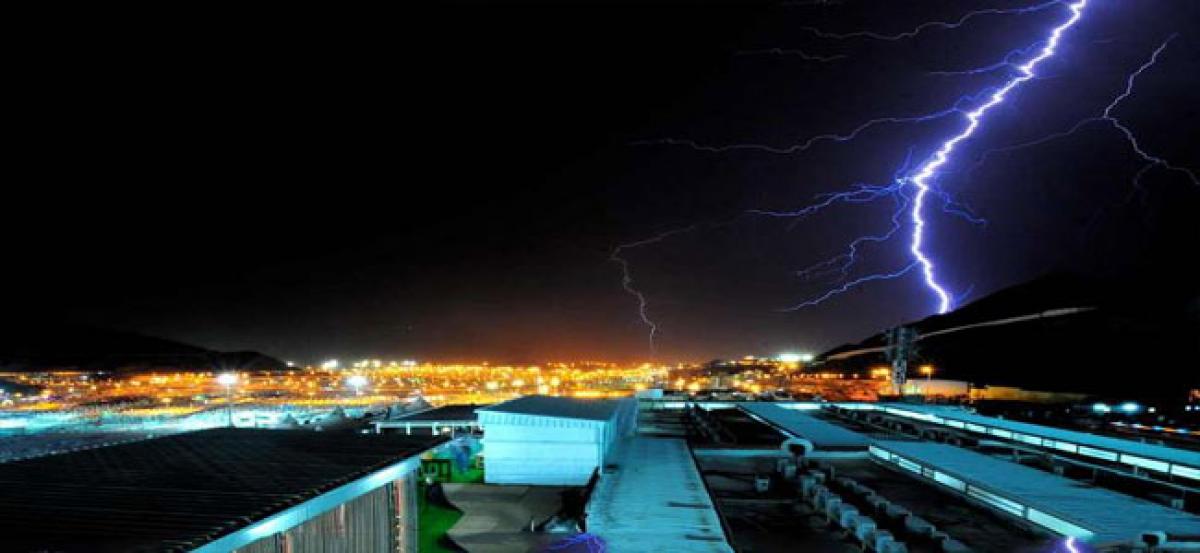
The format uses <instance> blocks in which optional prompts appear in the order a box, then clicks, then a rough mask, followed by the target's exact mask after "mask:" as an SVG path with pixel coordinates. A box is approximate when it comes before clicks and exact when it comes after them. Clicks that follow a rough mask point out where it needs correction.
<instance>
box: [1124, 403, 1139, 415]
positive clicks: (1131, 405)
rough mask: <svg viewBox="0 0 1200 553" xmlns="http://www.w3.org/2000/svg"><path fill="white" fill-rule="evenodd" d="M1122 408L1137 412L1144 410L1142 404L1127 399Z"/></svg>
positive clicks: (1127, 411) (1125, 410) (1129, 411)
mask: <svg viewBox="0 0 1200 553" xmlns="http://www.w3.org/2000/svg"><path fill="white" fill-rule="evenodd" d="M1121 410H1122V411H1124V412H1126V413H1136V412H1138V411H1141V410H1142V406H1141V405H1138V404H1137V403H1134V402H1132V401H1126V402H1125V403H1122V404H1121Z"/></svg>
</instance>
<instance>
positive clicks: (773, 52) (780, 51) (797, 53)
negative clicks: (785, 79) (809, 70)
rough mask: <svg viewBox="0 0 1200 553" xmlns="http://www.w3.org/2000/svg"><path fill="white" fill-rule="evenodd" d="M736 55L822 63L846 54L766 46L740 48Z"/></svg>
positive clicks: (843, 56) (841, 57)
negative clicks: (811, 52)
mask: <svg viewBox="0 0 1200 553" xmlns="http://www.w3.org/2000/svg"><path fill="white" fill-rule="evenodd" d="M734 55H735V56H794V57H797V58H800V59H802V60H804V61H815V62H820V63H828V62H831V61H837V60H840V59H845V58H846V56H845V55H842V54H837V55H833V56H822V55H819V54H810V53H808V52H805V51H804V50H797V49H794V48H793V49H787V48H764V49H761V50H738V51H737V52H735V53H734Z"/></svg>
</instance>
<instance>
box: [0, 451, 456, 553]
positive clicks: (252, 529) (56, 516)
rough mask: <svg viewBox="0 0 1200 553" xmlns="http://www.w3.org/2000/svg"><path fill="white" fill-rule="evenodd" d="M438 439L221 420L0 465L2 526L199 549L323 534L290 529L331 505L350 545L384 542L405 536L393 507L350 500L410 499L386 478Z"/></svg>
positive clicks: (29, 533)
mask: <svg viewBox="0 0 1200 553" xmlns="http://www.w3.org/2000/svg"><path fill="white" fill-rule="evenodd" d="M443 441H444V439H442V438H437V437H423V438H412V437H406V436H376V435H362V434H353V433H316V432H306V431H286V430H250V429H230V428H222V429H213V430H205V431H199V432H192V433H186V434H178V435H173V436H169V437H165V438H158V439H152V440H144V441H140V442H134V443H130V444H123V445H115V446H112V447H105V448H98V449H90V450H85V451H79V452H75V453H68V454H62V455H54V456H48V457H41V458H38V459H31V460H25V461H15V462H11V463H5V464H2V465H0V534H3V535H4V540H5V548H7V549H11V550H21V551H24V550H29V549H33V550H50V551H62V552H73V551H88V552H104V551H201V552H206V553H207V552H216V551H232V550H234V549H240V548H245V547H255V546H256V544H259V543H263V540H267V541H270V542H271V544H269V545H268V547H269V546H274V545H276V542H277V541H282V542H288V541H291V542H293V545H295V542H296V540H303V539H308V540H312V539H323V538H322V534H321V533H320V532H319V531H317V532H315V533H314V532H308V533H306V534H305V535H300V536H295V535H290V534H289V530H290V529H293V528H295V527H297V526H300V525H303V524H305V523H306V522H307V521H310V520H312V519H318V520H320V519H321V518H322V517H323V516H324V515H325V514H327V513H328V512H329V511H330V510H332V509H335V508H339V507H341V508H342V511H341V513H342V514H341V516H342V517H343V520H348V522H345V524H347V525H349V528H350V532H348V533H347V534H346V535H345V536H343V538H342V539H345V540H351V542H347V544H348V545H359V546H362V545H365V544H372V545H371V546H377V545H378V544H380V543H383V542H389V541H390V542H392V543H393V544H394V543H396V542H397V541H399V540H403V539H411V538H405V537H403V536H399V535H397V534H396V526H397V523H396V518H395V516H393V517H386V516H384V517H382V518H381V519H380V520H374V519H366V518H359V517H358V515H357V514H356V513H360V512H374V511H359V510H357V509H355V508H353V506H354V504H355V502H362V501H380V502H387V501H396V499H394V498H398V497H401V496H404V497H406V498H411V496H412V492H411V490H409V491H405V490H406V488H404V487H402V486H401V487H399V488H398V489H396V490H395V491H394V493H393V489H392V487H393V486H397V485H398V483H399V482H400V481H402V480H404V479H405V478H408V477H409V475H411V474H412V473H413V471H414V470H415V469H416V467H417V466H418V459H417V458H416V456H417V455H418V454H420V453H421V452H424V451H426V450H428V449H430V448H431V447H434V446H436V445H438V444H440V443H441V442H443ZM381 490H382V491H383V492H386V493H382V492H381ZM368 496H369V497H368ZM412 499H413V501H415V498H412ZM347 505H350V506H351V508H349V509H347V508H346V506H347ZM383 505H384V506H385V508H384V509H383V510H382V511H380V512H384V513H386V511H387V509H386V503H383ZM413 505H415V503H413ZM395 507H396V511H397V514H398V515H403V513H405V512H406V511H405V506H404V505H397V506H395ZM347 516H348V517H349V518H348V519H347V518H346V517H347ZM364 516H365V515H364ZM413 516H415V513H414V514H413ZM401 525H403V517H401ZM389 528H390V530H389ZM413 528H414V529H415V524H414V525H413ZM305 536H307V537H305ZM314 536H316V537H314ZM354 540H359V541H354ZM393 546H394V545H393ZM272 550H273V549H272Z"/></svg>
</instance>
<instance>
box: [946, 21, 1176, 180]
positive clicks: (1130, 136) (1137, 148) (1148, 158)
mask: <svg viewBox="0 0 1200 553" xmlns="http://www.w3.org/2000/svg"><path fill="white" fill-rule="evenodd" d="M1176 36H1178V35H1174V34H1173V35H1171V36H1169V37H1167V38H1166V39H1165V40H1164V41H1163V42H1162V43H1161V44H1159V45H1158V47H1157V48H1155V49H1154V52H1153V53H1151V55H1150V58H1149V59H1148V60H1146V61H1145V62H1144V63H1142V65H1140V66H1139V67H1138V68H1137V69H1136V70H1134V71H1133V72H1132V73H1130V74H1129V76H1128V77H1126V78H1125V88H1124V90H1122V91H1121V93H1120V94H1118V95H1117V96H1116V97H1114V98H1113V100H1112V101H1111V102H1109V103H1108V105H1107V106H1105V107H1104V111H1103V112H1101V114H1100V115H1099V116H1095V117H1088V118H1086V119H1083V120H1081V121H1078V122H1076V123H1075V124H1074V125H1072V126H1071V127H1070V128H1068V129H1067V130H1065V131H1059V132H1056V133H1052V134H1049V135H1046V136H1043V137H1040V138H1037V139H1034V140H1029V141H1026V142H1021V143H1017V144H1011V145H1009V146H1004V147H1002V148H992V149H990V150H987V151H985V152H983V154H982V155H980V157H979V160H978V161H977V162H976V163H975V165H974V166H972V167H971V169H969V170H968V171H967V172H968V173H970V172H972V171H974V170H975V169H978V168H979V167H980V166H982V165H983V164H984V163H986V162H987V161H988V159H989V158H990V157H991V156H992V155H994V154H998V153H1006V152H1012V151H1016V150H1021V149H1025V148H1030V147H1033V146H1039V145H1042V144H1046V143H1048V142H1051V141H1054V140H1058V139H1060V138H1066V137H1068V136H1072V135H1074V134H1075V133H1077V132H1079V131H1080V130H1081V129H1083V128H1084V127H1087V126H1089V125H1092V124H1096V123H1102V124H1107V125H1109V126H1111V127H1112V128H1114V129H1116V130H1117V131H1118V132H1120V133H1121V136H1122V137H1124V138H1125V140H1126V142H1128V143H1129V146H1130V148H1131V149H1132V150H1133V151H1134V153H1135V154H1137V155H1138V156H1139V157H1141V158H1142V160H1143V161H1145V162H1146V165H1145V166H1143V167H1142V168H1141V169H1140V170H1138V172H1137V173H1136V174H1135V175H1134V186H1135V188H1136V187H1137V186H1139V182H1140V179H1141V177H1142V175H1144V174H1145V172H1146V171H1148V170H1149V169H1150V168H1153V167H1156V166H1157V167H1162V168H1164V169H1167V170H1169V171H1173V172H1177V173H1179V174H1181V175H1183V176H1185V177H1187V179H1188V180H1190V181H1191V182H1192V184H1193V185H1198V186H1200V179H1197V177H1196V173H1195V172H1194V171H1193V170H1191V169H1188V168H1187V167H1181V166H1178V165H1174V164H1172V163H1170V162H1169V161H1167V160H1165V159H1163V158H1160V157H1158V156H1155V155H1152V154H1150V153H1148V152H1146V151H1145V150H1144V149H1142V147H1141V145H1140V143H1139V142H1138V140H1137V137H1136V136H1135V135H1134V133H1133V131H1132V130H1130V128H1129V126H1128V125H1126V124H1125V123H1124V122H1122V121H1121V120H1120V119H1118V118H1117V117H1116V116H1115V115H1113V112H1114V111H1115V110H1116V109H1117V107H1118V106H1120V104H1121V102H1123V101H1125V99H1126V98H1128V97H1129V96H1130V95H1132V94H1133V88H1134V85H1135V84H1136V82H1137V78H1138V77H1140V76H1141V75H1142V73H1145V72H1146V71H1147V70H1149V69H1150V68H1151V67H1153V66H1154V65H1155V64H1157V63H1158V57H1159V55H1160V54H1161V53H1162V52H1163V50H1165V49H1166V48H1167V46H1168V45H1169V44H1170V43H1171V41H1172V40H1175V38H1176Z"/></svg>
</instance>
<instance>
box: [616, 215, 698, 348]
mask: <svg viewBox="0 0 1200 553" xmlns="http://www.w3.org/2000/svg"><path fill="white" fill-rule="evenodd" d="M696 228H697V225H688V226H686V227H680V228H676V229H671V230H668V231H664V232H660V233H658V234H656V235H654V236H652V237H650V238H646V239H643V240H638V241H636V242H629V243H626V244H621V245H619V246H617V247H616V248H613V251H612V253H611V254H610V255H609V256H608V259H609V260H610V261H612V262H614V263H616V264H618V265H620V266H621V287H622V288H624V289H625V292H626V293H627V294H629V295H631V296H633V297H634V298H636V299H637V302H638V317H639V318H640V319H641V320H642V324H645V325H646V326H647V327H649V329H650V337H649V340H650V351H651V352H652V353H653V352H654V351H656V350H657V346H656V344H655V342H654V339H655V338H656V337H657V335H658V323H655V322H654V320H653V319H651V318H650V311H649V310H650V303H649V302H648V301H647V300H646V294H644V293H643V292H642V291H641V290H640V289H638V288H637V287H636V286H634V282H633V275H632V274H631V273H630V271H629V260H627V259H625V258H624V257H622V256H621V254H622V253H624V252H625V250H630V249H634V248H638V247H641V246H646V245H649V244H657V243H659V242H662V241H663V240H666V239H668V238H670V237H672V236H675V235H677V234H684V233H687V232H691V231H693V230H696Z"/></svg>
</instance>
